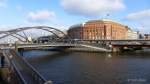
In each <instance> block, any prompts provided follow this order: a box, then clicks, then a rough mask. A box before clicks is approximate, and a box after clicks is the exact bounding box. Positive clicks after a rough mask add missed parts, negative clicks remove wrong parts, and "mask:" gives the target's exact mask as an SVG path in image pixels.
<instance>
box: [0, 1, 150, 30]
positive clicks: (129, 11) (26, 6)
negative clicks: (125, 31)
mask: <svg viewBox="0 0 150 84" xmlns="http://www.w3.org/2000/svg"><path fill="white" fill-rule="evenodd" d="M107 15H109V16H107ZM93 19H111V20H115V21H117V22H120V23H122V24H125V25H128V26H129V27H131V28H132V29H133V30H135V31H137V30H139V31H141V32H143V33H150V0H0V30H7V29H11V28H16V27H22V26H34V25H47V26H52V27H56V28H58V29H62V30H63V29H68V27H69V26H71V25H73V24H77V23H82V22H85V21H88V20H93Z"/></svg>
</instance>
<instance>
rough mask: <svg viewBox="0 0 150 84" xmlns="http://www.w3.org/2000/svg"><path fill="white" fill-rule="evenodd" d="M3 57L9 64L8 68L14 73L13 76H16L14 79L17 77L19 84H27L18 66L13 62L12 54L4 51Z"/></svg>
mask: <svg viewBox="0 0 150 84" xmlns="http://www.w3.org/2000/svg"><path fill="white" fill-rule="evenodd" d="M3 55H4V56H5V59H6V61H7V63H8V68H9V69H10V70H11V71H13V75H15V76H14V77H17V82H19V84H27V82H26V81H25V80H24V78H23V76H22V75H21V73H20V71H19V69H18V67H17V66H16V64H15V63H14V62H13V61H12V60H11V58H10V54H9V53H7V52H6V50H3Z"/></svg>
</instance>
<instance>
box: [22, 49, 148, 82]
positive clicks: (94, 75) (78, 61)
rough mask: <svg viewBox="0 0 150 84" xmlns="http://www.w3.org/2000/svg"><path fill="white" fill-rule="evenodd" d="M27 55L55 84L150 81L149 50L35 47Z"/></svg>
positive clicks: (25, 54)
mask: <svg viewBox="0 0 150 84" xmlns="http://www.w3.org/2000/svg"><path fill="white" fill-rule="evenodd" d="M24 57H25V58H26V59H27V60H28V61H29V62H30V63H31V64H32V65H33V66H34V67H35V68H36V69H37V70H38V71H39V72H40V73H41V74H42V75H43V76H44V77H45V78H46V79H47V80H52V81H53V83H54V84H150V53H144V52H143V53H141V52H140V53H139V52H136V53H135V52H134V53H133V52H132V53H124V54H109V53H89V52H59V53H58V52H50V51H37V50H36V51H26V52H24Z"/></svg>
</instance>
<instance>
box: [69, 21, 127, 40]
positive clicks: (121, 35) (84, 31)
mask: <svg viewBox="0 0 150 84" xmlns="http://www.w3.org/2000/svg"><path fill="white" fill-rule="evenodd" d="M127 31H128V28H127V26H125V25H122V24H119V23H117V22H113V21H110V20H92V21H88V22H85V23H82V24H77V25H73V26H71V27H70V28H69V30H68V35H69V36H70V37H71V38H72V39H90V40H98V39H108V40H109V39H112V40H117V39H126V38H127V36H126V33H127Z"/></svg>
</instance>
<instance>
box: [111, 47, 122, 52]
mask: <svg viewBox="0 0 150 84" xmlns="http://www.w3.org/2000/svg"><path fill="white" fill-rule="evenodd" d="M112 52H120V48H119V47H113V48H112Z"/></svg>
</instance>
